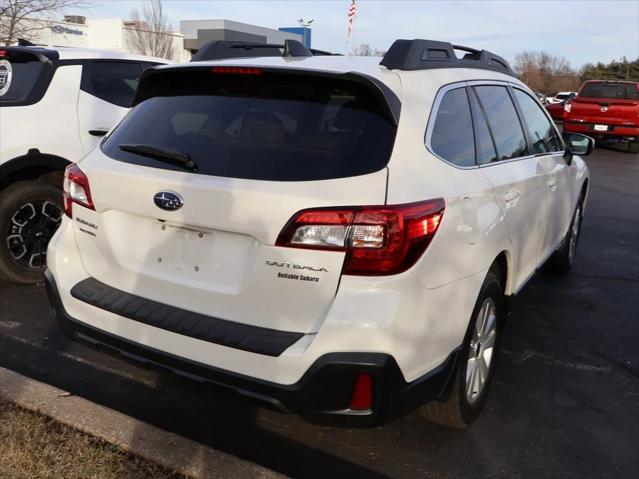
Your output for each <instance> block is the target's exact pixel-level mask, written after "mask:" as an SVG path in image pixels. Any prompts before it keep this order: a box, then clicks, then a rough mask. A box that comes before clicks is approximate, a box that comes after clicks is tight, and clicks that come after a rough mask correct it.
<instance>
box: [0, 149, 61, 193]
mask: <svg viewBox="0 0 639 479" xmlns="http://www.w3.org/2000/svg"><path fill="white" fill-rule="evenodd" d="M71 163H72V162H71V161H69V160H67V159H66V158H63V157H61V156H57V155H52V154H49V153H41V152H40V151H39V150H37V149H33V150H29V152H28V153H27V154H26V155H22V156H18V157H16V158H13V159H11V160H9V161H7V162H6V163H3V164H2V165H0V190H2V189H4V188H6V187H7V186H9V185H10V184H12V183H15V182H16V181H27V180H44V181H47V182H49V183H51V184H53V185H54V186H58V187H59V188H62V179H63V172H64V169H65V168H66V167H67V166H69V165H70V164H71Z"/></svg>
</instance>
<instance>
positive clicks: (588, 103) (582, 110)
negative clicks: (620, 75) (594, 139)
mask: <svg viewBox="0 0 639 479" xmlns="http://www.w3.org/2000/svg"><path fill="white" fill-rule="evenodd" d="M566 119H567V120H569V121H576V122H579V123H587V124H589V130H590V131H592V132H593V133H597V132H613V133H614V130H615V127H619V126H635V125H637V124H639V85H638V84H636V83H629V82H603V81H602V82H587V83H585V84H584V86H583V87H582V88H581V90H580V92H579V94H578V95H577V96H576V97H575V98H573V100H572V101H571V102H570V112H569V113H568V115H567V118H566Z"/></svg>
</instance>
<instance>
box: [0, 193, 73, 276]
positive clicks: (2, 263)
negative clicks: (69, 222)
mask: <svg viewBox="0 0 639 479" xmlns="http://www.w3.org/2000/svg"><path fill="white" fill-rule="evenodd" d="M63 214H64V207H63V200H62V191H61V190H60V189H59V188H56V187H55V186H52V185H50V184H48V183H45V182H41V181H19V182H17V183H14V184H12V185H10V186H8V187H7V188H5V189H4V190H2V191H0V277H3V278H5V279H7V280H8V281H12V282H15V283H23V284H30V283H36V282H38V281H42V279H43V276H42V274H43V271H44V268H45V266H46V247H47V244H48V243H49V240H50V239H51V236H53V233H55V231H56V230H57V227H58V226H59V224H60V220H61V218H62V215H63Z"/></svg>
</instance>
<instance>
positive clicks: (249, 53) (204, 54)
mask: <svg viewBox="0 0 639 479" xmlns="http://www.w3.org/2000/svg"><path fill="white" fill-rule="evenodd" d="M315 55H333V53H331V52H327V51H324V50H316V49H312V48H311V49H309V48H306V47H305V46H304V45H303V44H302V43H301V42H298V41H297V40H285V41H284V43H283V44H276V43H254V42H232V41H227V40H217V41H216V40H214V41H211V42H208V43H206V44H205V45H204V46H203V47H202V48H200V49H199V50H198V52H197V53H196V54H195V55H194V56H193V58H191V61H192V62H201V61H207V60H225V59H228V58H255V57H285V58H304V57H312V56H315Z"/></svg>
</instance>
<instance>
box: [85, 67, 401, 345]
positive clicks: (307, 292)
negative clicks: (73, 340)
mask: <svg viewBox="0 0 639 479" xmlns="http://www.w3.org/2000/svg"><path fill="white" fill-rule="evenodd" d="M197 72H198V73H197V74H196V75H195V76H194V75H192V72H191V73H186V74H184V78H182V77H180V73H175V72H174V73H171V75H172V78H171V80H170V82H169V83H168V84H167V86H165V87H166V88H168V90H162V88H165V87H164V86H163V87H162V88H160V87H159V86H158V81H155V80H153V82H152V83H153V84H152V85H151V84H150V83H149V84H147V85H146V86H145V84H144V82H143V83H142V85H141V87H140V88H141V90H142V93H141V94H142V95H144V91H145V90H146V89H147V88H148V89H154V96H150V97H148V98H146V99H145V101H143V102H142V103H141V104H140V105H138V106H137V107H136V108H134V110H132V112H131V113H130V114H129V115H128V116H127V117H126V118H125V120H124V121H123V123H122V124H121V125H120V126H119V127H118V128H116V130H115V131H114V132H113V133H112V134H111V136H110V137H108V138H107V139H106V141H105V143H103V145H102V148H101V149H98V150H96V151H94V152H93V153H92V154H90V155H89V156H88V157H87V158H85V160H83V161H82V162H80V163H79V166H80V168H81V169H82V170H83V171H84V172H85V173H86V175H87V177H88V179H89V183H90V188H91V194H92V196H93V201H94V203H95V211H91V210H90V209H87V208H82V207H80V206H77V205H74V206H73V208H74V209H73V218H74V222H75V225H76V238H77V242H78V247H79V250H80V254H81V256H82V261H83V264H84V265H85V268H86V269H87V271H88V272H89V274H90V275H91V276H92V277H94V278H96V279H97V280H99V281H101V282H103V283H105V284H107V285H111V286H113V287H117V288H118V289H120V290H123V291H126V292H128V293H131V294H134V295H136V296H141V297H143V298H147V299H150V300H154V301H157V302H160V303H164V304H168V305H171V306H175V307H178V308H181V309H184V310H187V311H192V312H196V313H200V314H204V315H207V316H212V317H216V318H220V319H225V320H229V321H233V322H237V323H242V324H247V325H253V326H260V327H264V328H271V329H277V330H282V331H293V332H301V333H309V332H314V331H317V329H318V328H319V326H320V325H321V322H322V320H323V318H324V316H325V314H326V312H327V311H328V309H329V307H330V306H331V303H332V301H333V298H334V295H335V293H336V290H337V287H338V284H339V280H340V276H341V268H342V263H343V259H344V253H343V252H335V251H323V250H308V249H298V248H284V247H276V246H274V245H275V243H276V240H277V238H278V235H279V233H280V232H281V231H282V229H283V228H284V226H285V225H286V223H287V222H288V220H289V219H290V218H291V216H293V214H294V213H296V212H297V211H299V210H302V209H306V208H312V207H323V206H335V205H367V204H383V203H384V199H385V195H386V180H387V172H386V168H385V165H386V163H387V162H388V159H389V157H390V153H391V151H392V145H393V141H394V135H395V125H394V124H393V122H392V119H390V118H389V117H388V112H387V111H386V110H385V108H386V106H385V105H384V104H383V103H381V101H382V99H381V98H380V97H379V96H378V95H377V93H376V92H375V90H374V87H373V86H371V85H364V84H356V83H355V82H352V81H350V80H345V79H342V78H340V79H338V78H333V79H330V78H325V77H324V78H318V77H313V76H308V74H306V75H307V76H306V77H305V78H301V75H298V74H284V73H281V72H280V73H277V74H276V73H273V74H270V73H269V72H261V71H260V73H259V74H254V75H253V74H247V75H244V74H243V73H242V74H237V73H234V74H223V75H220V76H216V75H215V74H212V73H211V71H210V67H209V68H207V69H206V70H202V69H198V70H197ZM242 75H244V76H242ZM162 81H164V80H163V79H162V78H159V83H162ZM181 81H184V83H183V84H182V86H180V82H181ZM202 82H206V83H207V84H204V83H202ZM157 88H159V89H157ZM160 90H162V91H160ZM147 91H148V90H147ZM139 143H145V144H153V145H156V146H163V147H166V148H171V149H174V150H179V151H181V152H185V153H188V154H189V155H190V156H191V157H192V158H193V159H194V160H195V161H196V162H197V163H198V166H199V171H198V172H197V173H195V172H191V171H185V170H184V168H182V167H179V166H177V165H175V164H170V163H166V162H164V161H161V160H158V159H157V158H151V157H148V156H145V155H139V154H135V153H131V152H126V151H122V149H121V148H119V146H120V145H122V144H139ZM173 195H175V196H173ZM166 198H174V199H176V198H177V200H178V202H180V201H181V202H182V204H183V206H181V207H180V208H178V209H171V208H169V209H168V210H167V209H162V205H163V204H164V203H163V201H164V199H166ZM165 206H166V205H165ZM169 206H170V205H169Z"/></svg>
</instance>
